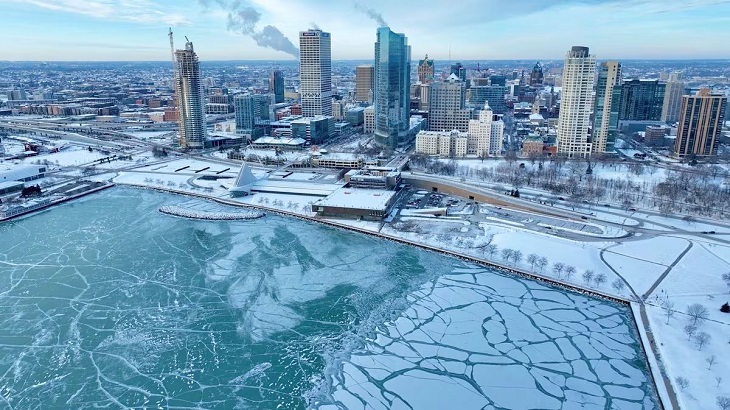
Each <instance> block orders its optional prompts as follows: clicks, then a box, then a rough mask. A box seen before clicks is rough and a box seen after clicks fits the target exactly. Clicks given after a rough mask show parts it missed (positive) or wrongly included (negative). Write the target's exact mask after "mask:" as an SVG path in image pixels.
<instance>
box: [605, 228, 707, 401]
mask: <svg viewBox="0 0 730 410" xmlns="http://www.w3.org/2000/svg"><path fill="white" fill-rule="evenodd" d="M685 240H686V239H685ZM618 245H619V244H616V245H612V246H609V247H606V248H604V249H602V250H601V252H600V254H599V255H600V257H601V261H602V262H603V263H604V264H605V265H606V266H607V267H608V268H609V269H611V271H612V272H613V273H615V274H616V275H617V276H618V277H619V278H621V279H622V280H623V281H624V282H626V285H627V286H628V288H629V290H630V291H631V293H632V294H633V296H634V298H635V300H637V301H638V305H639V318H640V319H641V326H642V328H643V329H644V333H645V335H646V338H647V340H648V342H649V346H645V347H644V351H645V352H646V354H647V355H648V354H649V352H651V355H652V356H653V358H652V359H650V361H654V362H656V363H657V367H658V368H659V372H660V375H661V378H662V381H663V384H664V388H665V389H666V391H667V396H668V398H669V401H670V403H662V405H663V406H665V408H666V406H668V405H669V404H671V406H672V407H671V408H672V409H679V408H680V407H679V401H678V400H677V393H676V392H675V391H674V386H673V385H672V380H671V378H670V377H669V375H668V374H667V372H666V370H665V369H664V364H663V363H662V360H661V357H662V356H661V353H660V352H659V348H658V347H657V343H656V339H655V338H654V332H652V330H651V323H650V322H649V316H648V315H647V314H646V303H645V301H646V299H647V298H648V297H649V295H651V294H652V292H654V290H656V288H657V287H658V286H659V284H660V283H661V282H662V281H663V280H664V279H665V278H666V277H667V276H668V275H669V273H670V272H671V271H672V268H674V267H675V266H676V265H677V263H679V261H680V260H681V259H682V258H683V257H684V255H686V254H687V252H689V251H690V249H692V246H693V245H694V243H693V242H692V241H690V240H687V248H685V249H684V251H682V253H681V254H679V256H677V258H676V259H675V260H674V262H672V263H671V264H670V265H669V266H667V269H665V270H664V272H663V273H662V274H661V276H660V277H659V278H658V279H657V280H656V282H654V284H653V285H652V286H651V288H649V290H648V291H647V292H646V293H644V294H643V295H642V296H641V297H639V295H638V294H637V293H636V291H635V290H634V289H633V287H631V284H630V283H629V281H627V280H626V279H625V278H624V277H623V276H622V275H621V274H620V273H619V272H618V271H617V270H616V269H614V268H613V266H611V264H609V263H608V262H607V261H606V259H605V258H604V257H603V254H604V252H606V251H608V249H609V248H612V247H614V246H618ZM609 252H610V251H609ZM637 325H638V323H637ZM649 349H650V350H649ZM657 376H659V375H653V377H657ZM655 383H656V380H655ZM657 389H659V386H657Z"/></svg>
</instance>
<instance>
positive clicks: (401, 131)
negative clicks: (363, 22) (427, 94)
mask: <svg viewBox="0 0 730 410" xmlns="http://www.w3.org/2000/svg"><path fill="white" fill-rule="evenodd" d="M410 88H411V48H410V47H409V46H408V39H407V38H406V36H405V35H404V34H401V33H394V32H393V31H391V30H390V28H388V27H380V28H378V30H377V41H376V42H375V135H376V136H377V137H380V138H381V139H384V140H385V141H386V142H387V143H388V144H389V145H391V146H393V147H396V146H398V144H399V143H402V142H405V139H406V137H407V132H408V129H409V125H410V124H409V123H410V118H409V115H408V113H409V109H410V94H409V91H410Z"/></svg>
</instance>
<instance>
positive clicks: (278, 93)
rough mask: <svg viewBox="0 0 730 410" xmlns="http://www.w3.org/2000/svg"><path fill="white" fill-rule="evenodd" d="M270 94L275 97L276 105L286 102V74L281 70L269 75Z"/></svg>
mask: <svg viewBox="0 0 730 410" xmlns="http://www.w3.org/2000/svg"><path fill="white" fill-rule="evenodd" d="M269 93H271V94H273V95H274V104H279V103H283V102H284V74H283V73H282V72H281V70H274V71H272V72H271V74H269Z"/></svg>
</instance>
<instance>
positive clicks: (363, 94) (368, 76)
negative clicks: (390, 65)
mask: <svg viewBox="0 0 730 410" xmlns="http://www.w3.org/2000/svg"><path fill="white" fill-rule="evenodd" d="M374 78H375V67H373V66H372V65H359V66H357V67H356V68H355V100H356V101H362V102H368V103H372V102H373V92H374V90H375V84H374V83H373V81H374Z"/></svg>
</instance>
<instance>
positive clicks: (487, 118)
mask: <svg viewBox="0 0 730 410" xmlns="http://www.w3.org/2000/svg"><path fill="white" fill-rule="evenodd" d="M493 117H494V113H493V112H492V109H491V108H490V107H489V103H485V104H484V109H483V110H481V111H479V118H478V119H476V120H469V130H468V131H467V148H466V151H467V153H468V154H470V155H477V156H479V157H481V158H485V157H488V156H489V154H490V152H491V151H492V150H491V135H492V120H493Z"/></svg>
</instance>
